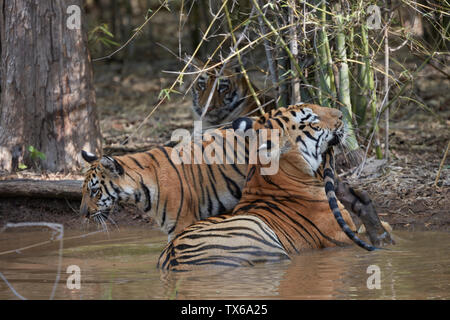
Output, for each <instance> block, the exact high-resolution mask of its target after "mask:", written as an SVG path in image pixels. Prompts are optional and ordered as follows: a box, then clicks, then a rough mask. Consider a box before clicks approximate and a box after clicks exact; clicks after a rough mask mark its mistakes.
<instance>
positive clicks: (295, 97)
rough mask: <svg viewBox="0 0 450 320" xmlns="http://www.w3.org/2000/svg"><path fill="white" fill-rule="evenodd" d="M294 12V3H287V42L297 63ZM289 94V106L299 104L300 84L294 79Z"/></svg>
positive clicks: (291, 0)
mask: <svg viewBox="0 0 450 320" xmlns="http://www.w3.org/2000/svg"><path fill="white" fill-rule="evenodd" d="M295 10H296V4H295V1H293V0H290V1H289V23H290V24H291V25H292V27H291V28H290V30H289V34H290V37H291V39H290V42H289V46H290V48H291V51H292V55H293V57H294V59H295V61H298V42H297V41H298V36H297V30H296V23H295V21H296V19H295V14H294V12H295ZM294 67H295V66H294V63H293V62H292V61H291V69H293V68H294ZM291 92H292V97H291V104H295V103H299V102H301V96H300V83H299V81H298V79H296V78H294V77H293V78H292V79H291Z"/></svg>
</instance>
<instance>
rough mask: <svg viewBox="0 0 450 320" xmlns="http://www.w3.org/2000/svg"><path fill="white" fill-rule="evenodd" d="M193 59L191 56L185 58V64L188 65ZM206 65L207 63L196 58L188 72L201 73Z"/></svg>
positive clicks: (189, 66)
mask: <svg viewBox="0 0 450 320" xmlns="http://www.w3.org/2000/svg"><path fill="white" fill-rule="evenodd" d="M190 59H191V56H190V55H186V56H185V57H184V63H187V62H188V61H189V60H190ZM204 65H205V63H204V62H203V61H201V60H200V59H197V58H196V57H194V58H193V59H192V61H191V63H190V64H189V65H188V67H187V69H186V71H187V72H196V71H200V70H201V69H202V68H203V66H204Z"/></svg>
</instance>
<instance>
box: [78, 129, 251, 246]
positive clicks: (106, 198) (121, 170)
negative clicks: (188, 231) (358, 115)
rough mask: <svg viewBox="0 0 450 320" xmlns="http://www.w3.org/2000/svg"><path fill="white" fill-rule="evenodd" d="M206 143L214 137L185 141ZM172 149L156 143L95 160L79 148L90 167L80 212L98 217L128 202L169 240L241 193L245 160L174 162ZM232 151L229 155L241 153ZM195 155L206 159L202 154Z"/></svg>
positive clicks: (223, 209) (226, 206)
mask: <svg viewBox="0 0 450 320" xmlns="http://www.w3.org/2000/svg"><path fill="white" fill-rule="evenodd" d="M216 131H218V133H219V134H225V133H226V131H232V132H233V130H231V129H220V130H216ZM212 143H216V142H215V140H214V139H211V140H210V141H201V142H192V144H191V145H190V146H191V147H192V151H193V152H194V146H195V145H200V147H202V146H203V150H204V148H205V147H207V146H208V145H210V144H212ZM185 150H186V149H185ZM174 151H175V150H174V148H172V147H157V148H155V149H152V150H149V151H146V152H140V153H135V154H129V155H123V156H115V157H112V156H103V157H101V158H100V159H99V158H98V157H97V156H95V155H93V154H90V153H88V152H85V151H82V153H81V154H82V157H83V159H84V160H85V161H87V162H88V163H89V164H90V167H89V169H88V170H87V172H86V174H85V179H84V183H83V188H82V194H83V197H82V201H81V206H80V213H81V214H82V215H84V216H86V217H87V218H95V219H96V220H97V221H100V222H104V220H107V219H108V217H109V214H110V212H111V211H112V209H114V207H115V206H116V205H117V204H125V203H129V204H134V205H136V206H137V207H138V208H140V209H141V210H142V211H144V212H145V213H146V214H147V215H149V216H150V217H152V218H153V219H154V220H155V221H156V223H157V224H158V225H159V226H160V228H161V229H162V231H163V232H166V233H167V234H168V236H169V241H170V239H171V238H173V236H174V235H176V234H178V233H179V232H180V231H181V230H183V229H184V228H185V227H186V226H188V225H190V224H192V223H194V222H195V221H197V220H200V219H204V218H207V217H209V216H212V215H217V214H220V213H224V212H230V211H231V210H232V209H233V208H234V206H235V205H236V204H237V203H238V201H239V199H240V197H241V190H242V187H243V185H244V181H245V172H246V170H247V164H239V163H238V162H237V161H235V160H233V161H234V163H233V164H227V163H226V161H223V162H222V163H223V164H218V163H213V164H208V163H206V161H198V162H201V163H199V164H195V163H192V164H189V163H184V162H182V161H175V160H177V159H178V160H180V158H178V157H179V156H180V152H178V151H176V152H174ZM238 151H239V150H236V152H235V153H233V156H234V157H238V156H240V157H242V155H239V154H237V152H238ZM195 156H196V155H195V154H193V157H195ZM201 156H202V157H203V160H205V157H206V159H207V155H204V154H201ZM227 156H228V157H230V155H227ZM193 160H194V159H193ZM233 161H229V162H233ZM192 162H194V161H192ZM210 162H211V161H210Z"/></svg>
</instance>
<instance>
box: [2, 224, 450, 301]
mask: <svg viewBox="0 0 450 320" xmlns="http://www.w3.org/2000/svg"><path fill="white" fill-rule="evenodd" d="M83 233H86V232H82V231H66V232H65V234H64V240H63V243H62V244H61V242H60V240H54V241H53V242H51V243H48V240H49V239H50V238H51V236H52V233H51V232H49V231H48V230H47V229H46V228H38V229H36V228H20V229H9V230H6V231H5V232H2V233H0V272H1V275H2V279H0V299H18V298H20V297H23V298H27V299H49V298H50V297H53V298H55V299H266V298H267V299H449V298H450V234H449V233H445V232H406V231H403V232H394V237H395V240H396V241H397V245H395V246H391V247H390V250H381V251H377V252H365V251H363V250H362V249H360V248H358V247H349V248H333V249H326V250H315V251H307V252H304V253H303V254H302V255H299V256H296V257H295V258H294V259H293V260H292V261H291V262H288V263H272V264H261V265H258V266H256V267H243V268H234V269H217V268H208V269H202V270H199V271H196V272H189V273H186V274H173V273H170V274H164V273H161V272H160V271H159V270H157V269H156V262H157V259H158V257H159V254H160V252H161V251H162V249H163V247H164V245H165V244H166V241H167V237H166V236H165V235H164V234H162V233H161V232H160V231H158V230H153V229H143V228H120V231H116V230H110V232H109V234H106V233H98V234H95V235H90V236H87V237H84V238H80V237H78V236H79V235H81V234H83ZM33 244H40V245H37V246H35V247H30V248H28V249H27V247H29V246H31V245H33ZM18 248H25V249H22V250H21V251H19V252H17V251H14V252H10V253H5V252H7V251H10V250H14V249H18ZM70 265H76V266H78V267H79V270H80V277H81V288H80V289H76V288H73V289H69V288H68V286H67V280H68V278H69V276H71V275H72V274H71V273H66V271H67V268H68V267H69V266H70ZM369 266H376V267H375V268H377V267H378V268H379V270H380V289H376V288H375V289H369V288H368V286H367V280H368V278H369V277H370V276H371V273H367V271H368V268H369ZM58 270H59V272H58ZM5 279H6V281H7V282H8V283H6V281H5ZM370 284H375V282H373V281H370ZM14 291H15V292H14Z"/></svg>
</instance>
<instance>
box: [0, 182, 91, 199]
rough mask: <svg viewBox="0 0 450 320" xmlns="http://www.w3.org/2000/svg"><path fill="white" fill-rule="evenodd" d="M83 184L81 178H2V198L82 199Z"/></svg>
mask: <svg viewBox="0 0 450 320" xmlns="http://www.w3.org/2000/svg"><path fill="white" fill-rule="evenodd" d="M82 184H83V181H81V180H32V179H14V180H1V181H0V198H11V197H31V198H53V199H71V200H81V187H82Z"/></svg>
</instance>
